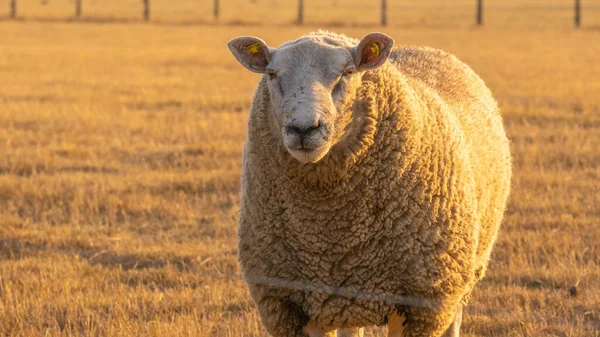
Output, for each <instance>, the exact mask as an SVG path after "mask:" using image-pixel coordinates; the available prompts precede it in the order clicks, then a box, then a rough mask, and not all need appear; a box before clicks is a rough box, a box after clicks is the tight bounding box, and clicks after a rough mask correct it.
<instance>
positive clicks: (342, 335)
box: [336, 328, 365, 337]
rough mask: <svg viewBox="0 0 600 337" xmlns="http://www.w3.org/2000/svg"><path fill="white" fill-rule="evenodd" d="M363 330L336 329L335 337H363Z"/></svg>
mask: <svg viewBox="0 0 600 337" xmlns="http://www.w3.org/2000/svg"><path fill="white" fill-rule="evenodd" d="M364 336H365V329H364V328H351V329H338V331H337V335H336V337H364Z"/></svg>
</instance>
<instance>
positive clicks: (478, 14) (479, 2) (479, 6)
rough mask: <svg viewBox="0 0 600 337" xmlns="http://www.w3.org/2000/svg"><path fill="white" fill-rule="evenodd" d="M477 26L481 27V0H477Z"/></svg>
mask: <svg viewBox="0 0 600 337" xmlns="http://www.w3.org/2000/svg"><path fill="white" fill-rule="evenodd" d="M477 24H478V25H480V26H481V25H483V0H477Z"/></svg>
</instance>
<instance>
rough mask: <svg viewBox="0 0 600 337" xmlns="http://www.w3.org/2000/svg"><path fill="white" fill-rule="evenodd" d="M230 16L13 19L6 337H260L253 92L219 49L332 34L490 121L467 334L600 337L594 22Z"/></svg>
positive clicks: (462, 13) (254, 11)
mask: <svg viewBox="0 0 600 337" xmlns="http://www.w3.org/2000/svg"><path fill="white" fill-rule="evenodd" d="M236 1H237V2H238V3H239V6H240V7H239V8H245V10H248V11H249V13H250V14H248V15H246V17H247V18H249V19H248V21H247V22H241V23H247V24H244V25H239V26H236V25H233V24H219V25H209V24H206V23H210V20H211V19H210V18H208V19H202V17H203V16H204V17H206V16H210V4H206V3H210V2H209V1H203V2H202V5H199V6H200V7H202V6H204V7H203V8H205V9H204V13H205V14H202V15H200V14H198V13H200V12H192V11H191V8H192V5H190V3H191V1H185V0H184V1H181V2H182V7H177V8H178V9H177V10H175V9H172V8H169V6H167V5H165V3H166V0H163V1H162V3H161V2H160V1H155V3H156V5H155V10H154V12H153V13H154V14H153V20H156V22H154V23H150V24H143V23H136V22H129V21H124V22H109V23H104V24H100V23H98V22H96V21H94V20H91V21H93V22H82V23H79V22H60V21H57V20H51V22H45V21H44V20H40V18H54V19H61V18H68V17H69V15H71V6H72V4H71V3H69V1H67V0H64V1H62V2H61V4H60V5H59V4H56V3H57V2H58V1H53V0H49V4H48V5H46V6H47V7H48V10H47V11H44V8H46V7H41V5H40V2H39V1H33V0H30V1H25V0H23V1H19V3H20V4H21V5H20V13H21V14H20V15H22V17H23V18H24V20H22V21H17V22H11V21H7V20H5V21H0V336H214V337H238V336H244V337H245V336H261V337H266V336H267V334H266V332H265V331H264V330H263V329H262V327H261V325H260V323H259V320H258V316H257V313H256V311H255V309H254V306H253V304H252V301H251V300H250V298H249V296H248V293H247V289H246V286H245V283H244V282H243V280H242V279H241V278H240V270H239V266H238V263H237V259H236V253H237V249H236V239H237V237H236V227H237V211H238V202H239V189H240V183H239V181H240V165H241V149H242V144H243V141H244V138H245V133H246V121H247V110H248V107H249V104H250V100H251V96H252V92H253V88H254V86H255V85H256V83H257V81H258V76H257V75H256V74H252V73H250V72H248V71H246V70H245V69H243V68H242V67H241V66H240V65H239V64H237V62H236V61H235V60H234V58H233V57H232V56H231V55H230V54H229V51H228V50H227V48H226V46H225V43H226V41H227V40H229V39H230V38H232V37H235V36H238V35H257V36H261V37H262V38H264V39H265V40H266V41H268V42H269V43H270V44H271V45H278V44H280V43H282V42H284V41H286V40H289V39H293V38H296V37H298V36H299V35H301V34H303V33H305V32H307V31H309V30H311V29H315V28H317V27H321V26H323V25H325V24H327V25H329V27H330V28H331V29H333V30H335V31H339V32H343V33H346V34H349V35H354V36H357V37H360V36H362V35H364V34H366V33H367V32H370V31H376V30H382V31H384V32H386V33H388V34H389V35H391V36H392V37H394V38H395V40H396V42H397V43H398V44H405V45H430V46H434V47H437V48H441V49H445V50H447V51H450V52H452V53H454V54H456V55H457V56H458V57H459V58H461V59H462V60H464V61H466V62H467V63H468V64H469V65H471V66H472V67H473V68H474V69H475V71H476V72H478V73H479V74H480V75H481V77H482V78H483V79H484V80H485V81H486V83H487V84H488V85H489V86H490V88H491V89H492V91H493V92H494V94H495V96H496V98H497V99H498V101H499V104H500V106H501V109H502V111H503V115H504V118H505V125H506V129H507V132H508V134H509V137H510V138H511V140H512V151H513V156H514V180H513V189H512V194H511V198H510V204H509V208H508V211H507V213H506V217H505V222H504V225H503V229H502V233H501V235H500V238H499V241H498V244H497V246H496V249H495V252H494V254H493V261H492V263H491V266H490V269H489V272H488V275H487V277H486V278H485V280H484V281H483V282H482V283H480V284H479V286H478V288H477V290H476V291H475V293H474V296H473V298H472V300H471V303H470V305H469V306H468V307H467V309H466V314H465V319H464V324H463V329H462V331H463V333H464V334H465V335H466V336H492V337H493V336H527V337H531V336H565V337H567V336H568V337H594V336H596V337H597V336H600V29H598V28H595V26H594V23H595V25H596V27H597V26H600V11H598V10H596V11H593V10H590V11H589V14H587V16H584V24H586V23H587V24H588V26H587V28H585V29H581V30H574V29H572V28H571V20H570V15H571V12H569V11H568V9H569V8H570V7H569V6H570V2H569V4H568V5H566V4H565V3H564V1H563V2H560V3H559V1H551V0H549V1H536V2H534V1H529V2H517V1H515V0H511V1H507V2H503V3H502V4H500V3H499V2H497V3H496V4H494V3H492V2H490V5H489V10H490V13H489V14H487V15H486V23H487V22H489V25H487V26H486V27H483V28H473V27H471V21H472V19H473V13H472V8H471V7H468V6H467V2H466V1H462V0H461V1H459V2H457V5H456V6H457V7H456V8H455V7H453V6H451V5H450V4H449V2H444V1H437V2H435V1H433V2H432V3H435V4H436V6H438V7H436V8H437V9H438V13H439V14H432V15H428V14H426V13H428V11H430V9H428V8H427V7H426V6H425V4H419V5H410V4H409V3H408V2H405V3H404V4H395V5H392V9H393V10H394V11H396V13H398V17H402V16H401V15H400V14H402V15H404V16H403V17H404V18H407V19H406V20H405V21H403V23H397V24H396V23H395V24H392V25H391V27H389V28H387V29H381V28H379V27H377V26H370V25H369V24H370V23H375V22H377V11H376V10H374V9H370V7H369V6H366V5H365V1H363V2H360V1H356V0H355V1H350V2H348V3H349V4H352V5H353V6H357V8H358V9H356V10H352V8H353V7H350V5H348V7H345V9H344V10H340V11H339V12H337V11H330V12H331V13H330V14H327V13H328V12H327V11H324V10H319V11H317V10H315V8H314V7H312V9H311V10H309V9H307V21H309V23H310V22H312V24H309V26H308V27H295V26H291V25H286V23H289V22H291V21H293V20H294V16H295V14H294V11H293V10H290V9H289V8H286V6H284V5H285V2H284V1H277V0H260V1H258V2H256V3H255V4H250V3H249V2H248V1H245V0H244V1H242V0H236ZM338 1H339V3H343V1H341V0H338ZM129 2H130V4H129V5H127V6H129V7H127V6H126V5H125V1H123V6H120V7H119V6H117V5H115V3H116V0H112V2H111V1H99V0H97V1H95V2H94V1H91V4H89V5H86V3H87V2H86V1H84V14H85V13H86V11H87V13H89V14H87V15H88V18H91V17H92V16H93V15H96V17H97V18H107V17H109V18H131V17H133V18H135V16H136V15H137V13H138V10H139V9H140V8H138V7H141V6H140V4H139V1H137V0H136V1H133V0H131V1H129ZM223 2H224V3H225V2H227V1H226V0H223ZM230 2H231V1H230ZM288 2H291V1H288ZM335 2H336V1H333V0H332V1H327V2H317V1H313V0H307V1H306V3H307V8H311V7H310V6H311V4H312V3H314V4H315V6H317V5H318V6H326V5H327V6H330V7H332V6H334V5H335ZM7 3H8V1H7V0H0V8H1V10H4V8H6V9H8V4H7ZM584 3H586V4H588V3H589V4H588V6H589V8H592V9H593V6H594V2H591V1H590V2H587V1H585V2H584ZM101 4H102V5H101ZM111 4H112V5H111ZM511 4H512V7H510V5H511ZM5 5H6V6H5ZM359 5H360V6H362V7H360V6H359ZM85 6H87V7H85ZM93 6H96V7H97V8H96V9H97V12H92V11H93V8H94V7H93ZM102 6H104V7H102ZM110 6H113V7H114V8H113V7H110ZM160 6H163V8H164V11H160V10H159V9H160V8H161V7H160ZM186 6H187V7H186ZM229 6H230V4H229ZM252 6H254V7H252ZM494 6H496V8H497V11H496V12H495V13H496V14H494V13H491V11H492V9H493V8H494ZM561 6H562V7H561ZM595 6H596V8H599V7H600V3H596V4H595ZM101 7H102V8H101ZM111 8H112V9H115V10H114V11H113V10H112V9H111ZM117 8H118V9H119V11H117V10H116V9H117ZM128 8H129V9H131V13H130V12H127V11H128V10H129V9H128ZM224 8H225V9H226V8H227V7H225V5H224ZM264 8H276V10H277V15H276V17H277V19H276V20H275V19H274V21H273V23H272V24H270V22H269V23H265V22H264V18H265V15H266V14H265V10H264ZM538 8H548V9H547V11H538ZM561 8H562V9H564V8H567V11H566V12H565V11H564V10H559V9H561ZM167 9H168V10H170V12H169V11H167ZM225 9H224V14H223V19H222V20H223V21H224V22H228V23H233V22H236V21H238V20H241V18H240V16H239V14H237V15H238V16H236V15H234V14H232V11H229V12H227V11H226V10H225ZM325 9H327V8H325ZM362 9H365V10H366V9H368V10H370V11H371V12H366V11H362ZM404 9H406V11H404ZM450 9H452V10H450ZM525 9H527V10H528V12H524V10H525ZM411 11H412V12H411ZM409 12H410V13H413V14H414V15H413V16H410V15H409V14H407V13H409ZM94 13H95V14H94ZM115 13H116V14H115ZM284 13H285V15H284ZM350 13H352V14H350ZM419 13H421V14H419ZM585 13H586V12H584V14H585ZM363 14H364V15H363ZM530 14H531V15H533V17H534V18H535V20H533V21H531V20H527V17H529V16H530ZM2 15H4V14H2V13H0V16H2ZM161 15H162V16H164V18H163V17H162V16H161ZM286 15H287V16H286ZM436 15H439V16H440V17H439V18H438V17H436ZM453 18H454V19H453ZM34 19H35V20H34ZM442 19H443V20H442ZM161 20H163V21H169V20H173V21H176V22H184V23H185V22H187V23H193V22H194V20H199V21H198V23H202V22H204V23H205V24H185V25H179V24H160V23H161V22H162V21H161ZM202 20H205V21H202ZM444 20H445V21H444ZM253 22H260V23H261V24H257V25H255V24H252V23H253ZM341 23H343V24H341ZM438 23H439V24H438ZM274 25H275V26H274ZM383 331H384V330H383V329H379V328H375V329H370V330H369V331H368V335H369V336H383Z"/></svg>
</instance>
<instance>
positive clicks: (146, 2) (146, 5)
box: [144, 0, 150, 21]
mask: <svg viewBox="0 0 600 337" xmlns="http://www.w3.org/2000/svg"><path fill="white" fill-rule="evenodd" d="M144 20H146V21H148V20H150V0H144Z"/></svg>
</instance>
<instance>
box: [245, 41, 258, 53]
mask: <svg viewBox="0 0 600 337" xmlns="http://www.w3.org/2000/svg"><path fill="white" fill-rule="evenodd" d="M259 49H260V43H258V42H257V43H253V44H251V45H249V46H248V47H246V50H247V51H248V52H249V53H250V54H252V55H256V54H258V51H259Z"/></svg>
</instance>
